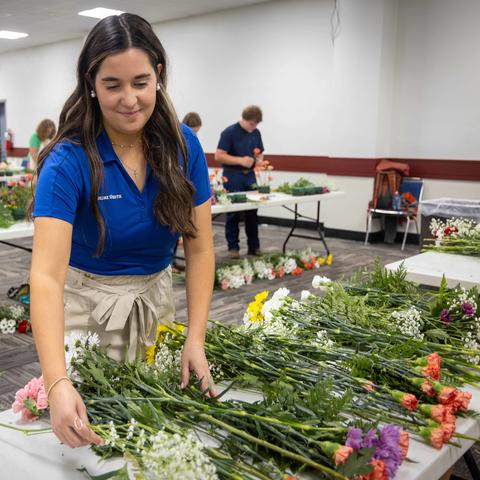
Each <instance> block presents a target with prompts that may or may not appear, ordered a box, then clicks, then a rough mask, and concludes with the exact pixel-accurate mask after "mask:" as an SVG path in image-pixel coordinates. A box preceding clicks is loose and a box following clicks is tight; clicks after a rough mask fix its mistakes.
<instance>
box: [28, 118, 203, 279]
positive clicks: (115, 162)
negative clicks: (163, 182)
mask: <svg viewBox="0 0 480 480" xmlns="http://www.w3.org/2000/svg"><path fill="white" fill-rule="evenodd" d="M182 132H183V135H184V137H185V140H186V143H187V149H188V172H187V177H188V179H189V180H190V182H191V183H192V184H193V186H194V188H195V194H194V198H193V204H194V205H195V206H197V205H200V204H202V203H204V202H206V201H209V200H210V196H211V192H210V181H209V176H208V167H207V162H206V160H205V155H204V153H203V150H202V147H201V145H200V142H199V141H198V138H197V136H196V135H195V134H194V133H193V132H192V131H191V130H190V129H189V128H188V127H186V126H183V125H182ZM97 148H98V152H99V154H100V157H101V159H102V160H103V168H104V182H103V185H102V187H101V188H100V192H99V196H98V204H99V207H100V210H101V212H102V214H103V218H104V219H105V229H106V239H105V248H104V251H103V253H102V255H101V256H100V257H95V251H96V248H97V243H98V232H97V224H96V222H95V217H94V216H93V213H92V210H91V208H90V201H89V197H90V192H91V182H90V171H89V166H88V165H89V164H88V159H87V155H86V152H85V150H84V148H83V147H82V146H81V145H80V144H75V143H72V142H63V143H60V144H58V145H56V146H55V147H54V149H53V150H52V152H51V153H50V154H49V156H48V157H47V158H46V160H45V163H44V165H43V167H42V170H41V172H40V175H39V178H38V183H37V187H36V192H35V206H34V210H33V216H34V217H54V218H58V219H60V220H64V221H66V222H68V223H71V224H72V225H73V233H72V251H71V256H70V265H71V266H72V267H76V268H79V269H81V270H85V271H87V272H91V273H95V274H99V275H149V274H152V273H156V272H159V271H161V270H163V269H164V268H166V267H167V266H168V265H170V263H171V262H172V258H173V248H174V246H175V242H176V240H177V238H178V234H174V233H172V232H171V231H170V230H169V227H168V226H167V225H161V224H160V223H159V222H158V221H157V219H156V218H155V216H154V213H153V203H154V199H155V197H156V195H157V192H158V191H159V189H160V186H159V183H158V181H157V180H156V178H155V175H154V174H153V171H152V170H151V168H150V165H149V164H147V175H146V180H145V186H144V188H143V190H142V191H141V192H140V190H139V189H138V188H137V186H136V185H135V183H134V182H133V180H132V179H131V178H130V176H129V175H128V173H127V171H126V170H125V168H124V167H123V165H122V163H121V162H120V160H119V159H118V157H117V155H116V154H115V151H114V150H113V147H112V144H111V142H110V139H109V138H108V135H107V134H106V132H105V131H103V132H102V133H101V134H100V136H99V137H98V138H97ZM181 163H183V161H182V160H181Z"/></svg>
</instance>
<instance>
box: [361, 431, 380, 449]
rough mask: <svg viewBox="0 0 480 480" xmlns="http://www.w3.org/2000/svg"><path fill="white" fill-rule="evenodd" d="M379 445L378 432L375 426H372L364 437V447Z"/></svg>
mask: <svg viewBox="0 0 480 480" xmlns="http://www.w3.org/2000/svg"><path fill="white" fill-rule="evenodd" d="M376 445H377V432H376V431H375V429H374V428H371V429H370V430H369V431H368V432H367V433H366V435H365V438H364V439H363V445H362V447H363V448H371V447H375V446H376Z"/></svg>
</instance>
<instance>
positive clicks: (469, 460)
mask: <svg viewBox="0 0 480 480" xmlns="http://www.w3.org/2000/svg"><path fill="white" fill-rule="evenodd" d="M463 459H464V460H465V463H466V464H467V468H468V471H469V472H470V475H472V478H480V469H479V468H478V465H477V461H476V460H475V457H474V456H473V453H472V449H470V450H467V451H466V452H465V454H464V455H463Z"/></svg>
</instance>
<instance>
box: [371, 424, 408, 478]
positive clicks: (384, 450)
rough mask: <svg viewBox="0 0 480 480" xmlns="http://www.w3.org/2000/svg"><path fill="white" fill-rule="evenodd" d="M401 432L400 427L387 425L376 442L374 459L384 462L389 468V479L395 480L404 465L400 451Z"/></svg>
mask: <svg viewBox="0 0 480 480" xmlns="http://www.w3.org/2000/svg"><path fill="white" fill-rule="evenodd" d="M400 431H401V428H400V427H399V426H398V425H386V426H385V427H383V428H382V430H381V431H380V438H379V440H378V441H377V442H376V449H375V453H374V455H373V458H375V459H377V460H383V462H384V463H385V466H386V467H387V472H388V478H394V477H395V474H396V473H397V470H398V468H399V467H400V464H401V463H402V460H403V457H402V451H401V449H400Z"/></svg>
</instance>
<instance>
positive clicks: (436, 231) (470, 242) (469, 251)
mask: <svg viewBox="0 0 480 480" xmlns="http://www.w3.org/2000/svg"><path fill="white" fill-rule="evenodd" d="M430 231H431V233H432V235H433V238H431V239H426V240H425V245H424V249H425V250H431V251H436V252H445V253H453V254H458V255H471V256H475V257H478V256H480V223H477V222H475V221H474V220H470V219H466V218H452V219H448V220H445V221H442V220H439V219H436V218H434V219H432V221H431V222H430Z"/></svg>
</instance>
